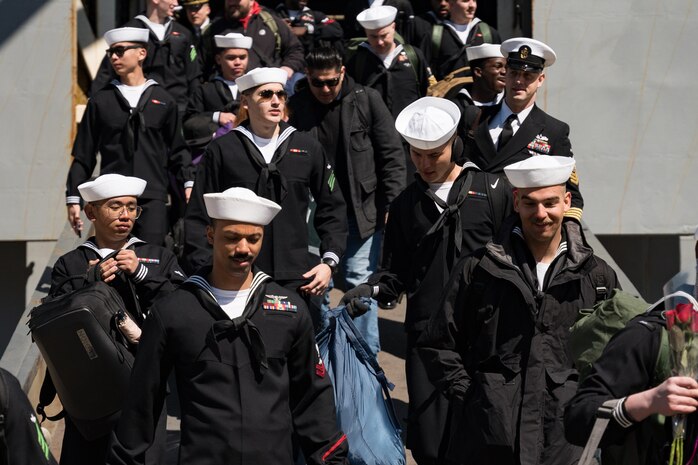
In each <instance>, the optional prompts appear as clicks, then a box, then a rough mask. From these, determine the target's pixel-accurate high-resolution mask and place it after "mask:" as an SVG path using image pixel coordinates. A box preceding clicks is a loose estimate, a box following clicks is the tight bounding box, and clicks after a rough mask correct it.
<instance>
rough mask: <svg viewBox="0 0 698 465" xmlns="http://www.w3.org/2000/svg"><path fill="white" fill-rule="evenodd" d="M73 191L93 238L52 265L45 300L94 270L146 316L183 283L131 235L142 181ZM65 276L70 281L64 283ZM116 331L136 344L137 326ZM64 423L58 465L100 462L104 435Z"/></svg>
mask: <svg viewBox="0 0 698 465" xmlns="http://www.w3.org/2000/svg"><path fill="white" fill-rule="evenodd" d="M78 189H79V191H80V195H81V196H82V199H83V200H84V201H85V214H86V215H87V218H88V219H89V220H90V222H92V224H93V225H94V231H95V234H94V236H92V237H90V238H89V239H87V241H85V242H84V243H83V244H80V245H79V246H78V247H77V248H76V249H74V250H72V251H70V252H68V253H67V254H65V255H63V256H62V257H60V258H59V259H58V260H57V261H56V264H55V265H54V266H53V271H52V272H51V290H50V291H49V295H50V296H58V295H61V294H65V293H68V292H71V291H73V290H75V289H78V288H80V287H82V286H84V285H85V281H84V279H82V276H85V275H86V274H87V272H88V270H90V269H91V268H92V267H94V266H98V267H99V270H98V273H99V276H100V277H101V279H102V280H103V281H104V282H106V283H109V284H110V285H112V286H114V288H115V289H116V290H117V291H118V292H119V294H120V295H121V296H122V298H123V299H124V302H125V303H126V304H127V305H128V307H129V308H131V309H133V308H137V307H136V306H135V303H134V293H135V298H137V300H138V303H139V306H140V309H141V312H143V314H146V313H147V312H148V310H149V308H150V306H151V305H152V303H153V301H154V300H155V299H156V298H157V297H158V296H161V295H164V294H167V293H170V292H172V291H174V289H175V287H176V286H178V285H179V284H180V283H182V282H184V280H185V278H186V277H185V275H184V273H183V272H182V270H181V268H180V267H179V265H178V264H177V259H176V258H175V256H174V255H173V254H172V252H170V251H169V250H167V249H165V248H163V247H160V246H157V245H151V244H148V243H146V242H144V241H142V240H141V239H139V238H137V237H135V236H133V235H132V234H131V231H132V230H133V226H134V223H136V222H137V220H138V217H139V216H140V214H141V212H142V209H141V207H140V206H138V198H139V197H140V196H141V195H142V194H143V193H144V192H146V191H147V186H146V181H144V180H143V179H139V178H135V177H130V176H122V175H120V174H105V175H102V176H100V177H98V178H97V179H95V180H94V181H90V182H86V183H84V184H80V186H78ZM114 252H116V254H115V255H114V256H113V257H112V258H109V259H107V260H103V259H104V258H105V257H107V256H109V255H110V254H112V253H114ZM100 262H101V263H100ZM69 277H74V278H75V279H70V280H68V281H66V279H67V278H69ZM139 323H141V322H139ZM119 328H120V329H121V331H122V332H123V333H124V335H125V336H126V337H127V338H128V339H129V341H130V342H132V343H133V344H137V343H138V341H139V340H140V333H141V331H140V328H139V327H138V325H137V323H136V322H134V321H132V320H131V319H130V318H129V317H128V316H126V319H125V320H123V321H121V322H120V323H119ZM65 420H66V421H65V435H64V437H63V446H62V447H63V448H62V452H61V463H66V464H71V465H75V464H85V465H94V464H97V463H104V457H105V455H106V451H107V443H108V439H109V438H108V436H105V437H102V438H99V439H96V440H93V441H88V440H87V439H85V438H83V436H82V435H81V434H80V432H79V430H78V429H77V428H76V427H75V426H74V424H73V423H72V421H71V420H70V418H69V417H68V416H66V417H65ZM163 432H164V428H163ZM163 439H164V438H163ZM158 444H160V443H158ZM162 444H163V445H164V442H162ZM156 451H157V448H156V449H153V453H154V455H158V454H157V452H156ZM148 457H150V455H148ZM148 463H156V462H148Z"/></svg>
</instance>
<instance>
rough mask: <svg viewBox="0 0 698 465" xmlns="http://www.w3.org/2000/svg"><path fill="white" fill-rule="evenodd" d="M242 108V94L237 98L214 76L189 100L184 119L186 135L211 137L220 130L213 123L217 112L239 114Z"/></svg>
mask: <svg viewBox="0 0 698 465" xmlns="http://www.w3.org/2000/svg"><path fill="white" fill-rule="evenodd" d="M239 107H240V92H238V94H237V96H236V98H233V94H232V93H231V92H230V88H229V87H228V85H227V84H226V83H225V82H224V81H223V79H222V78H221V77H220V76H214V77H213V78H211V80H210V81H209V82H207V83H205V84H204V85H202V86H200V87H198V88H197V89H196V90H195V91H194V93H193V94H192V95H191V97H190V98H189V103H188V104H187V111H186V113H185V114H184V118H183V119H182V121H183V123H182V127H183V128H184V131H185V134H204V133H206V132H207V131H208V134H209V135H211V134H213V133H214V132H216V130H217V129H218V128H219V125H218V123H217V122H215V121H213V114H214V113H215V112H226V113H233V114H237V111H238V108H239Z"/></svg>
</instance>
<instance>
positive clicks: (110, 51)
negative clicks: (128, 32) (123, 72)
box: [107, 45, 143, 58]
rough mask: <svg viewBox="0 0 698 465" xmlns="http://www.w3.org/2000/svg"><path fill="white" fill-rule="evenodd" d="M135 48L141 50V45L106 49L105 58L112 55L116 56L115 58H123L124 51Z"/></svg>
mask: <svg viewBox="0 0 698 465" xmlns="http://www.w3.org/2000/svg"><path fill="white" fill-rule="evenodd" d="M136 48H143V46H142V45H119V46H116V47H112V48H108V49H107V56H108V57H109V58H111V56H112V55H114V54H116V56H117V57H119V58H123V56H124V53H126V50H133V49H136Z"/></svg>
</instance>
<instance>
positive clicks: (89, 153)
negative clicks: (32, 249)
mask: <svg viewBox="0 0 698 465" xmlns="http://www.w3.org/2000/svg"><path fill="white" fill-rule="evenodd" d="M104 39H105V40H106V41H107V44H108V45H109V49H108V50H107V56H108V57H109V60H110V62H111V65H112V67H113V68H114V71H115V72H116V73H117V74H118V76H119V78H118V79H115V80H113V81H112V82H111V84H110V85H109V86H107V87H105V88H104V89H102V90H100V91H99V92H97V93H95V94H94V95H92V98H91V99H90V100H89V101H88V103H87V108H86V109H85V114H84V115H83V117H82V120H81V121H80V125H79V126H78V133H77V136H76V137H75V143H74V145H73V157H74V158H73V163H72V164H71V166H70V170H69V172H68V182H67V186H66V203H67V205H68V221H69V222H70V224H71V226H72V227H73V229H74V230H75V233H76V234H80V232H81V231H82V221H81V220H80V196H79V193H78V186H79V185H80V184H82V183H84V182H86V181H87V180H89V179H90V176H92V172H93V171H94V169H95V166H96V165H97V152H99V153H100V154H101V163H100V174H107V173H119V174H124V175H129V176H138V177H140V178H142V179H144V180H145V181H146V182H147V186H146V188H145V191H144V192H143V195H142V196H141V202H140V206H141V207H142V208H143V214H142V216H141V218H140V219H139V221H138V223H136V225H135V229H134V233H135V234H136V235H137V236H138V237H140V238H141V239H143V240H145V241H147V242H149V243H152V244H157V245H161V244H162V243H163V241H164V237H165V235H166V234H167V225H168V222H167V208H166V202H167V190H168V183H169V177H168V174H169V173H171V174H172V175H173V176H174V177H175V178H176V179H177V183H178V184H179V186H180V187H181V188H182V189H184V192H185V196H186V197H188V195H189V192H190V191H191V184H192V182H193V169H192V167H191V154H190V153H189V150H188V148H187V146H186V143H185V142H184V138H183V137H182V129H181V125H180V122H179V121H180V120H179V117H178V116H177V115H178V113H177V103H176V102H175V101H174V99H173V98H172V97H171V96H170V94H168V93H167V91H165V90H164V89H163V88H162V87H161V86H160V85H159V84H158V83H157V82H156V81H154V80H152V79H147V78H146V76H145V75H144V74H143V60H144V59H145V57H146V55H147V52H146V49H145V42H146V41H147V40H148V30H147V29H137V28H130V27H129V28H120V29H112V30H111V31H108V32H107V33H106V34H105V35H104Z"/></svg>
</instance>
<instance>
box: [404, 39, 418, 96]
mask: <svg viewBox="0 0 698 465" xmlns="http://www.w3.org/2000/svg"><path fill="white" fill-rule="evenodd" d="M402 48H403V50H404V51H405V55H407V61H409V62H410V65H411V66H410V67H411V68H412V72H413V73H414V77H415V79H416V80H417V85H418V86H421V84H422V83H421V82H420V79H419V73H418V72H417V70H418V69H419V65H420V64H421V63H420V62H419V57H418V56H417V52H415V50H414V47H413V46H411V45H410V44H408V43H405V44H404V45H403V46H402Z"/></svg>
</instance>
